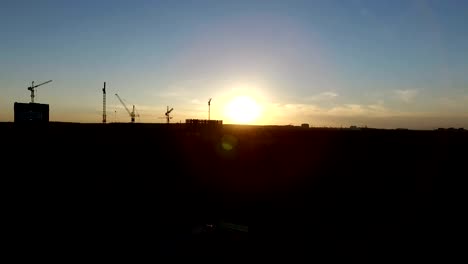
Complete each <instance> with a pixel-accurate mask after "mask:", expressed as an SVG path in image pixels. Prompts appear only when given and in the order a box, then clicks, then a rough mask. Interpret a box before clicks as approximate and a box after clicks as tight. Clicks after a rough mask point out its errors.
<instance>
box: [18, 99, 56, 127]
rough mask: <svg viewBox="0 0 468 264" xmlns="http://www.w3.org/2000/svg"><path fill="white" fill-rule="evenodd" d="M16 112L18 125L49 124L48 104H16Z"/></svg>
mask: <svg viewBox="0 0 468 264" xmlns="http://www.w3.org/2000/svg"><path fill="white" fill-rule="evenodd" d="M14 112H15V114H14V122H15V123H16V124H47V123H48V122H49V105H48V104H37V103H29V104H25V103H17V102H15V105H14Z"/></svg>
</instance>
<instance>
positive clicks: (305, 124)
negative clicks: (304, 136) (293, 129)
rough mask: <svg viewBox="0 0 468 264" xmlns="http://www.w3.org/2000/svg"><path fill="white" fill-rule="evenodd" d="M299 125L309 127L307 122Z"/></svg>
mask: <svg viewBox="0 0 468 264" xmlns="http://www.w3.org/2000/svg"><path fill="white" fill-rule="evenodd" d="M301 127H302V128H309V124H307V123H304V124H301Z"/></svg>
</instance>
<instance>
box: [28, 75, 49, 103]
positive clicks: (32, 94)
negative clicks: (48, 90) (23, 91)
mask: <svg viewBox="0 0 468 264" xmlns="http://www.w3.org/2000/svg"><path fill="white" fill-rule="evenodd" d="M51 81H52V80H49V81H47V82H43V83H41V84H37V85H34V81H32V83H31V86H30V87H28V90H29V91H31V103H34V97H35V95H34V92H35V89H36V88H37V87H39V86H41V85H44V84H46V83H50V82H51Z"/></svg>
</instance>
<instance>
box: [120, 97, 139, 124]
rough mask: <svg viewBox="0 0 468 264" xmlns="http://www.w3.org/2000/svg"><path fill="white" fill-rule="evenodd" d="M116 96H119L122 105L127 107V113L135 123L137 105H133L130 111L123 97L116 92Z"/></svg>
mask: <svg viewBox="0 0 468 264" xmlns="http://www.w3.org/2000/svg"><path fill="white" fill-rule="evenodd" d="M115 96H117V98H118V99H119V101H120V103H122V105H123V106H124V107H125V110H127V113H128V114H129V115H130V119H131V121H132V123H135V105H133V109H132V111H131V112H130V110H128V108H127V106H126V105H125V103H124V102H123V101H122V99H120V96H119V95H118V94H115Z"/></svg>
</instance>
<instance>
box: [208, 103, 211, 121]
mask: <svg viewBox="0 0 468 264" xmlns="http://www.w3.org/2000/svg"><path fill="white" fill-rule="evenodd" d="M210 106H211V98H210V100H208V120H210V112H211V109H210Z"/></svg>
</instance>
